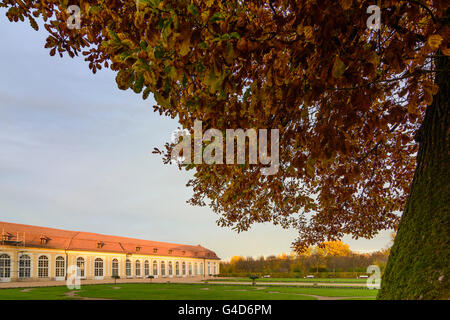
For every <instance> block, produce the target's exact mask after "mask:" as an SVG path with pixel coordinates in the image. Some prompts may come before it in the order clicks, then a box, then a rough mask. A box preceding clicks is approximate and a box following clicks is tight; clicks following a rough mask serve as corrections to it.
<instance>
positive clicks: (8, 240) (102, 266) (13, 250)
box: [0, 222, 220, 282]
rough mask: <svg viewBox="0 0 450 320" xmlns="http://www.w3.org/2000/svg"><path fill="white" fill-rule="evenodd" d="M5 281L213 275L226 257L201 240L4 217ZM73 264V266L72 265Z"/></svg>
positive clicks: (0, 227) (0, 262)
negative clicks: (160, 239) (138, 236)
mask: <svg viewBox="0 0 450 320" xmlns="http://www.w3.org/2000/svg"><path fill="white" fill-rule="evenodd" d="M0 231H1V239H0V240H1V241H0V282H9V281H40V280H42V281H50V280H55V281H64V280H66V279H67V275H68V274H69V272H68V270H76V275H77V276H78V277H79V278H81V279H87V280H103V279H112V278H121V279H126V278H137V279H139V278H142V279H143V278H148V277H151V276H153V277H154V278H160V277H166V278H175V277H209V276H214V275H216V274H218V273H219V262H220V259H219V258H218V257H217V255H216V254H215V253H214V252H213V251H211V250H209V249H206V248H204V247H202V246H200V245H197V246H192V245H183V244H174V243H165V242H157V241H149V240H140V239H133V238H126V237H117V236H109V235H102V234H98V233H90V232H78V231H67V230H60V229H53V228H45V227H38V226H31V225H24V224H16V223H8V222H0ZM68 268H70V269H68Z"/></svg>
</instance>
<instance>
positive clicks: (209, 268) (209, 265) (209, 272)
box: [208, 261, 211, 276]
mask: <svg viewBox="0 0 450 320" xmlns="http://www.w3.org/2000/svg"><path fill="white" fill-rule="evenodd" d="M209 275H211V262H209V261H208V276H209Z"/></svg>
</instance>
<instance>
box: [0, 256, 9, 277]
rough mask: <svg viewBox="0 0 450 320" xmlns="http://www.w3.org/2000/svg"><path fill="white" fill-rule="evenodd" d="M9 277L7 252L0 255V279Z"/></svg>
mask: <svg viewBox="0 0 450 320" xmlns="http://www.w3.org/2000/svg"><path fill="white" fill-rule="evenodd" d="M2 278H3V279H9V278H11V258H10V257H9V256H8V255H7V254H2V255H1V256H0V279H2Z"/></svg>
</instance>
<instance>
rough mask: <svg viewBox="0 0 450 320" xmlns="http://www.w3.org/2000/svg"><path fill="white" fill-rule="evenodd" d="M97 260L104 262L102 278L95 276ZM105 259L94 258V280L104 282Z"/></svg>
mask: <svg viewBox="0 0 450 320" xmlns="http://www.w3.org/2000/svg"><path fill="white" fill-rule="evenodd" d="M97 259H100V260H101V261H102V268H101V270H102V275H101V276H96V275H95V271H96V269H97V268H96V266H95V261H96V260H97ZM105 260H106V259H105V258H104V257H94V261H93V264H94V269H93V270H94V280H103V279H104V278H105Z"/></svg>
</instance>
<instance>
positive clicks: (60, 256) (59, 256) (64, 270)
mask: <svg viewBox="0 0 450 320" xmlns="http://www.w3.org/2000/svg"><path fill="white" fill-rule="evenodd" d="M58 258H62V259H63V261H64V265H63V268H62V270H63V276H61V275H60V276H58V275H57V273H58V269H61V267H58V266H57V261H58ZM59 261H61V260H59ZM59 271H60V270H59ZM65 279H66V258H65V257H64V256H62V255H57V256H55V280H56V281H64V280H65Z"/></svg>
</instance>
